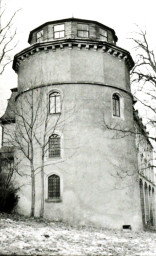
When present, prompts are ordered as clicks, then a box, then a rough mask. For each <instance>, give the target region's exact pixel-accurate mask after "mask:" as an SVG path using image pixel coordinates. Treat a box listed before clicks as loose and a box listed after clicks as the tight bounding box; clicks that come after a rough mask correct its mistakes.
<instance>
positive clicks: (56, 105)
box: [49, 91, 61, 114]
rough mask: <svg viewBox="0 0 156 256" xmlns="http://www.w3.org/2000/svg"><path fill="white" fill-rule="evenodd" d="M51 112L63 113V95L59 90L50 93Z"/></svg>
mask: <svg viewBox="0 0 156 256" xmlns="http://www.w3.org/2000/svg"><path fill="white" fill-rule="evenodd" d="M49 112H50V113H51V114H56V113H61V95H60V93H59V92H56V91H55V92H52V93H51V94H50V95H49Z"/></svg>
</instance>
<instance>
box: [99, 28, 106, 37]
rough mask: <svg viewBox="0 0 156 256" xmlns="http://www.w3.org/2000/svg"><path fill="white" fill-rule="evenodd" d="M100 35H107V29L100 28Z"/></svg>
mask: <svg viewBox="0 0 156 256" xmlns="http://www.w3.org/2000/svg"><path fill="white" fill-rule="evenodd" d="M100 35H102V36H104V37H107V31H105V30H103V29H100Z"/></svg>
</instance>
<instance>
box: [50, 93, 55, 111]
mask: <svg viewBox="0 0 156 256" xmlns="http://www.w3.org/2000/svg"><path fill="white" fill-rule="evenodd" d="M50 113H55V97H51V96H50Z"/></svg>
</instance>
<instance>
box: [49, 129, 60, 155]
mask: <svg viewBox="0 0 156 256" xmlns="http://www.w3.org/2000/svg"><path fill="white" fill-rule="evenodd" d="M60 156H61V148H60V137H59V135H57V134H53V135H52V136H51V137H50V138H49V157H60Z"/></svg>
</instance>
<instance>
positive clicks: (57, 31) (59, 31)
mask: <svg viewBox="0 0 156 256" xmlns="http://www.w3.org/2000/svg"><path fill="white" fill-rule="evenodd" d="M62 25H63V26H64V29H63V30H56V31H55V27H56V26H62ZM62 32H63V36H60V33H62ZM56 33H59V37H56V36H55V34H56ZM64 37H65V24H64V23H61V24H55V25H54V26H53V38H54V39H60V38H64Z"/></svg>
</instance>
